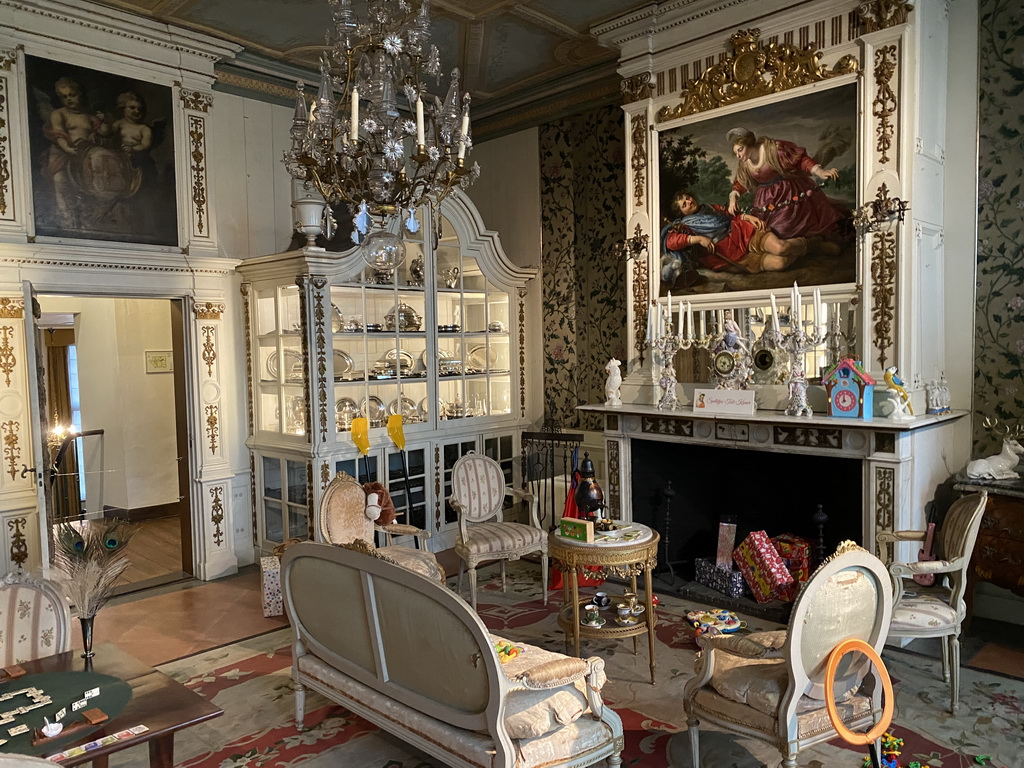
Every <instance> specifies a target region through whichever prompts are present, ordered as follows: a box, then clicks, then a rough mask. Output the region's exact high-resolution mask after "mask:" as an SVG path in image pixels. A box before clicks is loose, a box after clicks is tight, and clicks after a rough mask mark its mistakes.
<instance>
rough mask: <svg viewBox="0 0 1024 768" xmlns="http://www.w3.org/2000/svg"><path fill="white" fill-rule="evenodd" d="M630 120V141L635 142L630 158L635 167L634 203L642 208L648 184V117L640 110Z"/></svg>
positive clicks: (631, 164)
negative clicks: (646, 139) (646, 138)
mask: <svg viewBox="0 0 1024 768" xmlns="http://www.w3.org/2000/svg"><path fill="white" fill-rule="evenodd" d="M630 122H631V124H632V131H631V133H630V141H631V142H632V144H633V153H632V156H631V158H630V166H631V167H632V169H633V204H634V205H636V207H637V208H640V207H641V206H642V205H643V204H644V189H645V187H646V186H647V142H646V141H644V139H645V137H646V132H647V119H646V116H645V115H644V113H643V112H639V113H637V114H635V115H633V116H632V117H631V118H630Z"/></svg>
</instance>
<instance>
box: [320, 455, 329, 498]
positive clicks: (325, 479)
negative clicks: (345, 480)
mask: <svg viewBox="0 0 1024 768" xmlns="http://www.w3.org/2000/svg"><path fill="white" fill-rule="evenodd" d="M330 483H331V463H330V462H329V461H325V462H324V463H323V464H321V465H320V490H321V491H325V490H327V486H328V485H330Z"/></svg>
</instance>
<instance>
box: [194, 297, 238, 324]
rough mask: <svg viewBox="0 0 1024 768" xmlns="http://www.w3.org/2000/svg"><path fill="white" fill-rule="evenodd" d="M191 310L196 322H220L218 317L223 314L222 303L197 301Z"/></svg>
mask: <svg viewBox="0 0 1024 768" xmlns="http://www.w3.org/2000/svg"><path fill="white" fill-rule="evenodd" d="M243 295H244V294H243ZM193 310H194V311H195V313H196V319H197V320H220V316H221V315H222V314H224V302H217V301H197V302H196V304H195V306H194V307H193Z"/></svg>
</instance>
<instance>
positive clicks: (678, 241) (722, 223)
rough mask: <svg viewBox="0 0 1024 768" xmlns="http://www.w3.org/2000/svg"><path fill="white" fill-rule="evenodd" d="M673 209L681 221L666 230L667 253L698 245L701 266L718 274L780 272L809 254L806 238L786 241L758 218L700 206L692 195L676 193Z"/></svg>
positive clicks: (689, 193) (714, 207)
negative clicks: (726, 272) (728, 272)
mask: <svg viewBox="0 0 1024 768" xmlns="http://www.w3.org/2000/svg"><path fill="white" fill-rule="evenodd" d="M672 209H673V211H675V212H677V213H678V214H679V218H678V219H676V220H675V221H674V222H673V223H672V224H669V225H668V226H666V227H665V229H664V230H663V235H662V236H663V244H664V250H665V251H666V252H669V253H671V252H679V251H682V250H684V249H685V248H688V247H690V246H697V247H699V248H700V249H702V250H701V251H700V256H699V261H700V263H701V265H703V266H705V267H708V268H709V269H713V270H715V271H716V272H717V271H721V270H728V271H730V272H748V273H750V274H757V273H759V272H778V271H780V270H783V269H786V268H787V267H789V266H791V265H792V264H793V263H794V262H795V261H796V260H797V259H798V258H800V257H801V256H803V255H804V254H805V253H807V239H806V238H803V237H795V238H790V239H787V240H783V239H782V238H780V237H777V236H776V235H775V234H773V233H772V232H771V231H770V230H769V229H768V227H767V225H766V224H765V223H764V222H763V221H762V220H761V219H759V218H757V217H756V216H751V215H749V214H745V213H744V214H740V215H738V216H734V215H732V214H730V213H729V212H728V211H727V210H726V209H725V208H724V207H723V206H721V205H712V204H710V203H703V204H701V203H700V202H699V201H698V200H697V197H696V196H695V195H694V194H693V193H692V192H678V193H676V195H675V197H674V198H673V200H672Z"/></svg>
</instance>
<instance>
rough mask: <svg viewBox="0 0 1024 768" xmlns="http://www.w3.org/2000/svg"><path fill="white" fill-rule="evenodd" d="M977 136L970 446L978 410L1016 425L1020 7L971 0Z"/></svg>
mask: <svg viewBox="0 0 1024 768" xmlns="http://www.w3.org/2000/svg"><path fill="white" fill-rule="evenodd" d="M979 14H980V15H979V34H980V40H979V51H978V55H979V63H980V70H979V83H978V85H979V98H980V114H979V126H980V137H979V139H980V141H979V166H980V167H979V169H978V170H979V174H978V176H979V178H978V306H977V310H976V313H977V314H976V322H977V327H976V330H975V369H974V403H975V411H976V417H975V420H974V448H975V452H976V454H979V453H982V452H985V451H989V450H991V449H992V448H994V447H995V446H996V442H997V440H996V438H995V437H994V436H993V435H992V434H991V433H990V432H989V431H988V430H986V429H985V426H984V424H983V423H982V418H983V417H984V416H996V417H998V418H999V419H1001V420H1003V421H1004V422H1008V423H1010V424H1016V423H1018V422H1020V423H1021V424H1022V425H1024V191H1022V186H1024V7H1022V6H1021V4H1020V2H1019V0H981V3H980V5H979Z"/></svg>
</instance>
